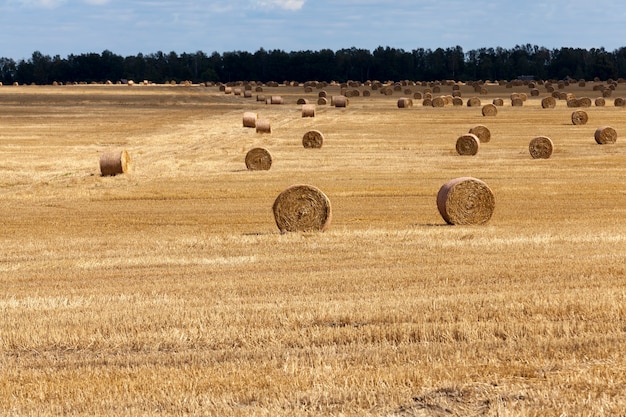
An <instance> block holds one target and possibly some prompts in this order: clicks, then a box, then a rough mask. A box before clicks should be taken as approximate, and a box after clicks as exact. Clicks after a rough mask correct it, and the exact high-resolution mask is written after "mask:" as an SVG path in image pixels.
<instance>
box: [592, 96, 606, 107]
mask: <svg viewBox="0 0 626 417" xmlns="http://www.w3.org/2000/svg"><path fill="white" fill-rule="evenodd" d="M594 103H595V105H596V107H604V106H605V105H606V100H605V99H604V97H597V98H596V100H595V102H594Z"/></svg>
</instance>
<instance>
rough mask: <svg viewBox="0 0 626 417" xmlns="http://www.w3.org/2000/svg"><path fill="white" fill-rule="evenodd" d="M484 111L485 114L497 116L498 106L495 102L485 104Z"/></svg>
mask: <svg viewBox="0 0 626 417" xmlns="http://www.w3.org/2000/svg"><path fill="white" fill-rule="evenodd" d="M482 112H483V116H496V115H497V114H498V108H497V107H496V105H495V104H485V105H484V106H483V111H482Z"/></svg>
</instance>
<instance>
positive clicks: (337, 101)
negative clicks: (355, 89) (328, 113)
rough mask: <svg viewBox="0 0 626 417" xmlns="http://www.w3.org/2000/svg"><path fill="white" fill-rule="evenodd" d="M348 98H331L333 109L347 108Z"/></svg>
mask: <svg viewBox="0 0 626 417" xmlns="http://www.w3.org/2000/svg"><path fill="white" fill-rule="evenodd" d="M348 103H349V100H348V97H346V96H333V98H332V104H333V106H335V107H348Z"/></svg>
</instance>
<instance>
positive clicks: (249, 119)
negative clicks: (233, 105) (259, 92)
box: [243, 111, 258, 128]
mask: <svg viewBox="0 0 626 417" xmlns="http://www.w3.org/2000/svg"><path fill="white" fill-rule="evenodd" d="M257 118H258V115H257V114H256V113H254V112H251V111H247V112H244V114H243V127H252V128H254V127H256V119H257Z"/></svg>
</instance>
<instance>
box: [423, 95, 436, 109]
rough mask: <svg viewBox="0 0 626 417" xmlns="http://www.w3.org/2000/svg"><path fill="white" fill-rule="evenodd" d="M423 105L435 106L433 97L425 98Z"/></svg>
mask: <svg viewBox="0 0 626 417" xmlns="http://www.w3.org/2000/svg"><path fill="white" fill-rule="evenodd" d="M422 106H423V107H432V106H433V99H432V98H428V97H427V98H425V99H424V100H422Z"/></svg>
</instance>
